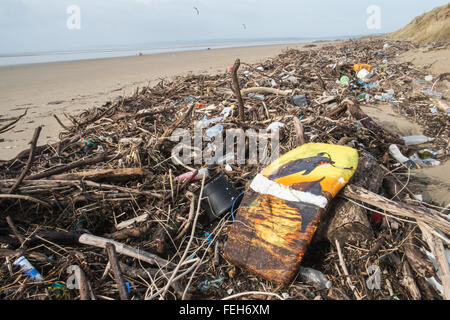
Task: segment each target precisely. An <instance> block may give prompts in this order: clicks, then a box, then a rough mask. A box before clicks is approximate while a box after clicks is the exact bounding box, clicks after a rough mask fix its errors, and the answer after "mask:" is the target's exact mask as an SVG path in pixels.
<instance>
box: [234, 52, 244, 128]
mask: <svg viewBox="0 0 450 320" xmlns="http://www.w3.org/2000/svg"><path fill="white" fill-rule="evenodd" d="M240 65H241V60H240V59H236V61H235V62H234V65H233V69H232V70H231V77H232V80H233V88H234V94H235V95H236V99H237V101H238V106H239V120H241V121H242V122H244V121H245V113H244V101H243V100H242V95H241V89H240V87H239V79H238V76H237V71H238V69H239V66H240Z"/></svg>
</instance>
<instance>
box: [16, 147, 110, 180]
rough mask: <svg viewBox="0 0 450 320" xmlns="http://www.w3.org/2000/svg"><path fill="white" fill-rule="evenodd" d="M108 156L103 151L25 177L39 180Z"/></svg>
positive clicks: (103, 159) (100, 160)
mask: <svg viewBox="0 0 450 320" xmlns="http://www.w3.org/2000/svg"><path fill="white" fill-rule="evenodd" d="M106 158H107V157H106V154H105V153H101V154H99V155H98V156H96V157H93V158H88V159H81V160H78V161H75V162H72V163H69V164H66V165H62V166H59V167H56V168H52V169H49V170H47V171H44V172H40V173H36V174H33V175H31V176H27V177H25V179H26V180H37V179H42V178H47V177H50V176H53V175H55V174H60V173H63V172H66V171H69V170H72V169H74V168H79V167H83V166H87V165H91V164H95V163H98V162H102V161H105V160H106ZM59 180H65V179H59ZM68 180H69V179H68Z"/></svg>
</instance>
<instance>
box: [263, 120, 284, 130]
mask: <svg viewBox="0 0 450 320" xmlns="http://www.w3.org/2000/svg"><path fill="white" fill-rule="evenodd" d="M282 127H284V123H282V122H272V123H271V124H270V125H269V126H268V127H267V129H266V130H267V131H275V130H278V129H280V128H282Z"/></svg>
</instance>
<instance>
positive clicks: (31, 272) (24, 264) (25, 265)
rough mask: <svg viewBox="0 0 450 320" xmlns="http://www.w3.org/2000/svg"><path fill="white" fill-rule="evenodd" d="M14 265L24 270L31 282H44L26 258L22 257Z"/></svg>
mask: <svg viewBox="0 0 450 320" xmlns="http://www.w3.org/2000/svg"><path fill="white" fill-rule="evenodd" d="M13 264H14V265H15V266H19V267H20V269H22V271H23V272H24V273H26V274H27V275H28V276H29V277H30V278H31V280H34V281H42V280H43V278H42V276H41V274H40V273H39V272H38V271H37V269H36V268H35V267H34V266H33V265H32V264H31V263H30V261H28V260H27V258H25V257H24V256H21V257H20V258H18V259H17V260H16V261H14V263H13Z"/></svg>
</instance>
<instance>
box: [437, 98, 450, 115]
mask: <svg viewBox="0 0 450 320" xmlns="http://www.w3.org/2000/svg"><path fill="white" fill-rule="evenodd" d="M435 101H436V107H437V108H438V109H439V110H441V111H443V112H445V113H447V114H450V107H449V106H448V104H447V103H446V102H445V101H443V100H441V99H439V98H436V99H435Z"/></svg>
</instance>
